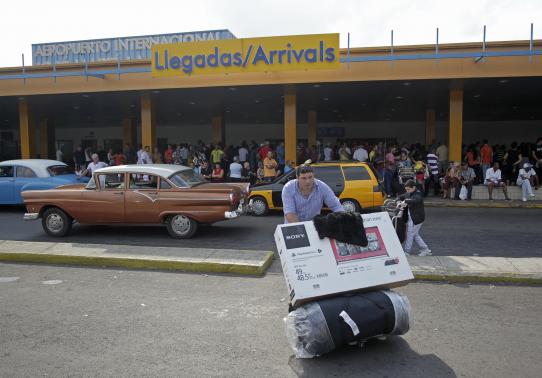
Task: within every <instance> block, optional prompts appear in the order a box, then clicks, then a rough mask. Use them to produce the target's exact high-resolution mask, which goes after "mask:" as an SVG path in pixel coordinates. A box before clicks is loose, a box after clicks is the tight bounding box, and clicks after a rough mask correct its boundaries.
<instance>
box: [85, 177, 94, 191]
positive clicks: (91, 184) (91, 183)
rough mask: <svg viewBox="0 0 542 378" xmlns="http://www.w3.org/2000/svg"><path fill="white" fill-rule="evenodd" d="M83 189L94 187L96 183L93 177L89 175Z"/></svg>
mask: <svg viewBox="0 0 542 378" xmlns="http://www.w3.org/2000/svg"><path fill="white" fill-rule="evenodd" d="M85 189H96V183H95V182H94V177H91V178H90V180H89V182H88V183H87V186H86V187H85Z"/></svg>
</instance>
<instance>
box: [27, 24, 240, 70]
mask: <svg viewBox="0 0 542 378" xmlns="http://www.w3.org/2000/svg"><path fill="white" fill-rule="evenodd" d="M224 39H235V36H234V35H233V34H232V33H231V32H230V31H229V30H227V29H222V30H209V31H197V32H188V33H173V34H156V35H146V36H137V37H121V38H105V39H89V40H84V41H71V42H52V43H40V44H33V45H32V64H33V65H50V64H62V63H84V62H87V63H90V62H108V61H109V62H110V61H116V60H136V59H150V58H151V48H152V46H153V45H156V44H166V43H184V42H199V41H217V40H224Z"/></svg>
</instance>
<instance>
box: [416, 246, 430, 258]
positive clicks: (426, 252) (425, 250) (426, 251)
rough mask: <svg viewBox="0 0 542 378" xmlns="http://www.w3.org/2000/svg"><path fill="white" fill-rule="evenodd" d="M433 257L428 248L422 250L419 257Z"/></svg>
mask: <svg viewBox="0 0 542 378" xmlns="http://www.w3.org/2000/svg"><path fill="white" fill-rule="evenodd" d="M431 255H432V253H431V250H430V249H428V248H426V249H424V250H422V251H421V252H420V253H419V254H418V256H422V257H423V256H431Z"/></svg>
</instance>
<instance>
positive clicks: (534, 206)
mask: <svg viewBox="0 0 542 378" xmlns="http://www.w3.org/2000/svg"><path fill="white" fill-rule="evenodd" d="M424 205H425V206H426V207H458V208H474V209H476V208H493V209H542V203H523V202H522V203H510V202H503V203H501V202H495V203H487V202H482V203H473V202H464V201H454V202H431V201H426V202H424Z"/></svg>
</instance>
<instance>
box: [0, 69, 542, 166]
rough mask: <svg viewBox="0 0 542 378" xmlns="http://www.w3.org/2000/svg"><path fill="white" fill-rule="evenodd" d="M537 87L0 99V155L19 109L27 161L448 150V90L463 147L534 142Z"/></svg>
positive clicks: (13, 146) (14, 150) (370, 86)
mask: <svg viewBox="0 0 542 378" xmlns="http://www.w3.org/2000/svg"><path fill="white" fill-rule="evenodd" d="M541 84H542V79H541V78H532V77H527V78H489V79H469V80H464V81H453V80H413V81H400V80H398V81H375V82H348V83H314V84H302V85H295V86H288V87H285V86H283V85H260V86H235V87H215V88H196V89H170V90H160V91H158V90H156V91H147V92H139V91H130V92H108V93H89V94H85V93H82V94H81V93H80V94H65V95H47V96H28V97H25V98H15V97H0V136H1V143H0V155H1V158H2V160H4V159H8V158H17V157H19V156H20V155H21V146H20V140H21V127H20V119H21V114H22V113H21V112H23V111H24V106H21V104H22V103H24V104H26V107H27V113H25V114H27V115H28V125H29V134H30V136H29V137H28V138H29V140H30V141H31V142H30V143H33V146H28V147H29V151H32V154H31V156H32V157H37V156H39V157H42V158H44V157H50V158H54V157H55V156H56V149H57V148H58V147H60V149H61V150H62V152H63V156H64V160H66V161H71V158H70V154H71V152H73V149H75V147H76V146H79V145H81V146H83V147H87V146H88V147H91V149H98V148H103V149H106V150H107V149H108V148H113V149H120V148H122V145H123V143H126V142H128V143H130V144H133V145H137V144H139V143H144V144H145V143H149V141H152V145H155V146H156V145H158V146H159V147H161V148H164V147H165V146H166V145H167V144H179V143H186V144H193V143H196V142H197V141H198V140H201V141H203V142H205V143H218V142H220V143H223V144H225V145H233V146H237V145H239V144H240V143H241V142H242V141H247V142H248V141H251V140H254V141H256V142H257V143H261V142H263V141H264V140H269V141H274V142H277V143H278V142H279V141H282V140H285V139H286V141H287V142H289V143H293V145H295V144H297V143H298V142H302V143H306V144H309V145H310V144H314V143H315V141H316V139H318V140H320V141H322V142H324V143H327V142H329V143H335V142H337V140H339V141H341V142H343V141H344V142H347V143H348V144H354V143H358V142H360V141H363V142H368V143H372V142H378V141H384V142H387V143H409V144H413V143H420V144H431V143H433V142H438V141H442V142H444V143H449V142H450V135H451V134H450V128H449V124H450V122H451V119H452V118H453V117H452V118H451V114H450V110H451V109H454V107H453V104H452V102H453V101H452V97H453V96H452V95H451V93H452V92H453V93H456V94H460V99H461V101H460V104H461V119H460V121H461V133H460V135H459V136H460V141H459V143H460V145H461V144H470V143H474V142H476V141H480V140H482V139H485V138H487V139H489V140H490V143H499V144H510V143H511V142H512V141H517V142H521V141H523V140H525V141H528V142H530V143H533V142H534V140H536V137H538V136H539V134H541V131H540V130H541V129H540V121H541V120H542V108H541V107H540V106H539V103H538V100H537V99H540V98H542V85H541ZM454 91H455V92H454ZM456 97H457V96H456ZM287 102H289V103H287ZM292 104H293V105H292ZM292 109H293V113H292ZM285 111H286V112H287V113H288V114H286V115H285ZM292 116H293V117H294V118H293V119H292ZM288 117H289V119H290V120H289V122H290V126H288V127H289V128H290V129H288V128H287V127H285V119H287V118H288ZM147 124H149V125H152V129H149V127H148V126H146V125H147ZM292 125H294V126H295V129H294V133H293V134H291V133H290V137H289V135H286V137H285V133H286V134H287V133H288V130H290V132H292V130H291V129H292ZM292 136H293V138H292ZM149 137H150V138H149ZM291 139H293V140H291ZM32 140H33V141H32ZM455 143H457V141H455Z"/></svg>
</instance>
